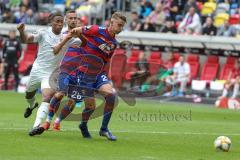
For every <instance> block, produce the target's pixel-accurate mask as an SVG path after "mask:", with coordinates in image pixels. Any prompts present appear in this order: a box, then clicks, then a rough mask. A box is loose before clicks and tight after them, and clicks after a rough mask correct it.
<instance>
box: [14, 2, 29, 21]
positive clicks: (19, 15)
mask: <svg viewBox="0 0 240 160" xmlns="http://www.w3.org/2000/svg"><path fill="white" fill-rule="evenodd" d="M26 15H27V8H26V6H25V5H21V6H20V8H19V11H18V12H15V16H16V18H17V23H20V22H22V20H23V19H24V18H25V17H26Z"/></svg>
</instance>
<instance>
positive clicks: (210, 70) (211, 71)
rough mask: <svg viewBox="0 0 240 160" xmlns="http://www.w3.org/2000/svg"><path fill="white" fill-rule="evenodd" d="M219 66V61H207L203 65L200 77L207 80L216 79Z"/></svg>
mask: <svg viewBox="0 0 240 160" xmlns="http://www.w3.org/2000/svg"><path fill="white" fill-rule="evenodd" d="M218 67H219V65H218V63H205V64H204V65H203V69H202V73H201V77H200V79H201V80H207V81H211V80H214V79H216V76H217V72H218Z"/></svg>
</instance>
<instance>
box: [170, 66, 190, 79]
mask: <svg viewBox="0 0 240 160" xmlns="http://www.w3.org/2000/svg"><path fill="white" fill-rule="evenodd" d="M173 72H175V73H177V77H178V78H181V77H183V76H186V75H189V74H190V66H189V64H188V63H186V62H184V63H183V65H182V64H181V63H180V62H177V63H176V64H175V65H174V69H173Z"/></svg>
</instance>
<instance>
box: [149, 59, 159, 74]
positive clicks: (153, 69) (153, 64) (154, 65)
mask: <svg viewBox="0 0 240 160" xmlns="http://www.w3.org/2000/svg"><path fill="white" fill-rule="evenodd" d="M161 63H162V61H161V59H149V60H148V64H149V72H150V74H151V75H154V74H156V73H157V72H158V71H159V69H160V67H161Z"/></svg>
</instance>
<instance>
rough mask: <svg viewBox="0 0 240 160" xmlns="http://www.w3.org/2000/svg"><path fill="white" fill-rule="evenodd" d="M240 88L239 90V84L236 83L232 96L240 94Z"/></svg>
mask: <svg viewBox="0 0 240 160" xmlns="http://www.w3.org/2000/svg"><path fill="white" fill-rule="evenodd" d="M238 90H239V84H235V85H234V87H233V95H232V98H236V97H237V95H238Z"/></svg>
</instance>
